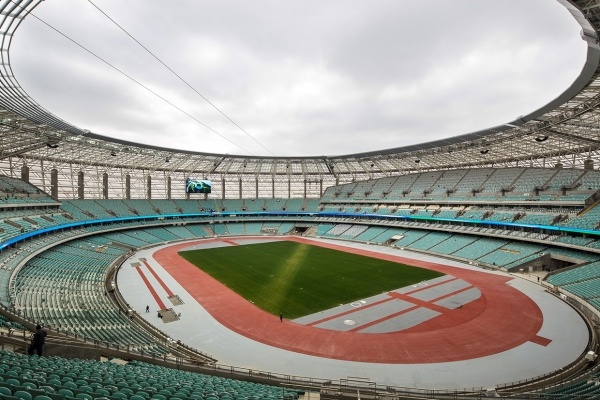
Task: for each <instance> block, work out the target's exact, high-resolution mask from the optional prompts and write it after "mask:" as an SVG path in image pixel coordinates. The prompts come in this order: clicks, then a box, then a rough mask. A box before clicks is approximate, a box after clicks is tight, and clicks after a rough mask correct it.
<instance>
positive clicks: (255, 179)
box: [254, 176, 258, 199]
mask: <svg viewBox="0 0 600 400" xmlns="http://www.w3.org/2000/svg"><path fill="white" fill-rule="evenodd" d="M254 181H255V183H256V185H255V186H256V196H254V198H255V199H258V176H257V177H256V178H254Z"/></svg>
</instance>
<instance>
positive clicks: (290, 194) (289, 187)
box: [287, 175, 292, 199]
mask: <svg viewBox="0 0 600 400" xmlns="http://www.w3.org/2000/svg"><path fill="white" fill-rule="evenodd" d="M287 198H288V199H291V198H292V179H291V178H290V176H289V175H288V197H287Z"/></svg>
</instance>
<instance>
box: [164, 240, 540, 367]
mask: <svg viewBox="0 0 600 400" xmlns="http://www.w3.org/2000/svg"><path fill="white" fill-rule="evenodd" d="M221 240H222V239H208V241H221ZM269 240H273V239H272V238H270V239H269ZM281 240H289V241H295V242H301V243H309V244H312V245H316V246H322V247H327V248H331V249H336V250H341V251H345V252H351V253H355V254H361V255H364V256H368V257H375V258H380V259H384V260H389V261H394V262H399V263H404V264H409V265H414V266H417V267H423V268H428V269H432V270H435V271H439V272H442V273H445V274H450V275H453V276H455V277H457V278H460V279H463V280H465V281H467V282H469V283H471V284H472V285H473V286H475V287H477V288H478V289H479V290H480V291H481V293H482V296H481V297H480V298H479V299H478V300H476V301H473V302H471V303H469V304H466V305H464V306H463V307H462V308H460V309H455V310H452V311H451V312H446V313H445V314H444V315H442V316H439V317H437V318H433V319H431V320H429V321H426V322H424V323H422V324H420V325H417V326H415V327H413V328H410V329H407V330H404V331H402V332H395V333H382V334H375V333H356V332H340V331H333V330H327V329H321V328H316V327H311V326H305V325H300V324H296V323H294V322H292V321H287V320H284V322H283V323H282V322H280V321H279V317H278V316H274V315H271V314H269V313H267V312H265V311H263V310H261V309H259V308H258V307H256V306H255V305H254V304H252V303H250V302H249V301H247V300H245V299H244V298H242V297H241V296H239V295H238V294H237V293H235V292H233V291H232V290H230V289H228V288H227V287H225V286H224V285H222V284H221V283H220V282H218V281H217V280H215V279H213V278H212V277H211V276H210V275H208V274H206V273H205V272H203V271H202V270H200V269H198V268H196V267H195V266H194V265H193V264H191V263H189V262H188V261H186V260H184V259H183V258H181V257H180V256H179V255H178V252H179V251H180V250H183V249H185V248H189V247H190V246H192V245H193V244H194V243H190V242H187V243H183V244H178V245H174V246H171V247H167V248H164V249H161V250H158V251H156V252H155V253H154V255H153V258H154V259H155V260H156V261H158V262H159V263H160V264H161V265H162V266H163V267H164V269H165V270H166V271H167V272H168V273H169V274H170V275H171V276H173V277H174V278H175V279H176V280H177V281H178V282H179V284H180V285H181V286H182V287H183V288H184V289H185V290H186V291H187V292H188V293H189V294H190V295H191V296H192V297H194V298H195V299H196V300H197V301H198V302H199V303H200V304H201V305H202V307H204V308H205V309H206V310H207V311H208V312H209V313H210V314H211V315H212V316H213V317H214V318H215V319H216V320H217V321H218V322H219V323H221V324H222V325H224V326H226V327H227V328H229V329H231V330H233V331H234V332H237V333H239V334H240V335H243V336H246V337H248V338H250V339H253V340H256V341H258V342H261V343H264V344H268V345H271V346H276V347H279V348H282V349H285V350H290V351H294V352H298V353H303V354H309V355H314V356H319V357H326V358H334V359H341V360H347V361H361V362H371V363H394V364H423V363H439V362H449V361H458V360H466V359H471V358H477V357H484V356H488V355H492V354H496V353H500V352H503V351H506V350H509V349H512V348H514V347H516V346H519V345H521V344H523V343H525V342H528V341H529V342H532V343H536V344H538V345H546V344H547V343H549V340H548V339H546V338H542V337H540V336H537V333H538V332H539V330H540V328H541V326H542V321H543V316H542V313H541V311H540V309H539V307H538V306H537V304H535V302H534V301H533V300H531V299H530V298H529V297H527V296H526V295H525V294H523V293H522V292H520V291H518V290H516V289H514V288H512V287H510V286H509V285H507V284H506V283H507V282H508V281H510V280H511V279H512V278H510V277H507V276H500V275H495V274H489V273H485V272H479V271H474V270H468V269H462V268H455V267H450V266H447V265H443V264H437V263H432V262H427V261H422V260H414V259H409V258H404V257H399V256H395V255H389V254H381V253H376V252H371V251H367V250H360V249H353V248H349V247H345V246H340V245H336V244H330V243H324V242H320V241H312V240H309V239H305V238H298V237H286V238H285V239H281ZM206 241H207V240H203V241H202V242H206Z"/></svg>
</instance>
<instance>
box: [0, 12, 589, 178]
mask: <svg viewBox="0 0 600 400" xmlns="http://www.w3.org/2000/svg"><path fill="white" fill-rule="evenodd" d="M40 2H41V0H16V1H12V2H3V3H2V4H1V5H0V19H1V20H0V33H1V35H0V40H1V52H0V56H1V57H0V61H1V65H0V73H1V76H0V160H2V159H7V158H11V157H17V158H20V159H23V160H25V161H24V162H25V163H26V162H27V160H36V161H40V160H43V161H44V162H46V163H48V164H53V163H54V164H65V163H68V164H70V165H74V166H77V165H79V166H81V167H84V166H87V167H89V166H96V167H100V168H106V169H107V170H109V169H114V168H120V169H125V170H131V171H136V170H138V171H139V170H144V171H165V172H166V173H169V172H170V171H172V172H178V173H180V172H181V173H185V174H189V175H203V176H207V175H221V176H227V175H236V176H245V175H251V176H254V177H265V178H266V177H272V178H275V177H277V176H287V177H294V179H312V178H314V177H321V178H323V177H327V178H330V179H332V178H335V180H336V181H347V180H349V179H352V180H360V179H368V178H375V177H382V176H389V175H396V174H404V173H410V172H419V171H426V170H439V169H452V168H476V167H487V166H503V165H506V166H514V165H531V166H545V167H554V166H555V164H559V163H560V164H562V165H563V166H565V167H575V168H576V167H581V166H582V165H583V163H584V161H585V160H587V159H592V160H594V161H595V164H598V162H600V92H599V89H600V78H599V75H600V74H599V72H600V70H599V65H600V48H599V45H598V36H599V35H598V33H599V31H600V0H573V1H567V0H559V2H560V3H561V4H562V5H563V6H565V7H566V8H567V9H568V10H569V11H570V12H571V14H572V15H573V17H574V18H575V19H576V21H577V22H578V23H579V24H580V25H581V28H582V35H581V36H582V38H583V40H585V41H586V42H587V45H588V50H587V60H586V63H585V65H584V66H583V68H582V71H581V73H580V75H579V77H578V78H577V79H576V80H575V82H574V83H573V85H572V86H571V87H569V88H567V89H566V90H565V91H564V92H563V94H562V95H560V96H559V97H558V98H557V99H555V100H554V101H552V102H550V103H549V104H547V105H545V106H544V107H542V108H540V109H539V110H537V111H535V112H533V113H531V114H528V115H525V116H522V117H520V118H519V119H517V120H515V121H511V122H508V123H506V124H503V125H501V126H497V127H493V128H490V129H486V130H483V131H478V132H473V133H469V134H465V135H461V136H455V137H450V138H447V139H443V140H437V141H434V142H427V143H422V144H418V145H412V146H407V147H398V148H391V149H386V150H381V151H374V152H368V153H357V154H350V155H343V156H335V157H326V156H319V157H255V156H236V155H225V154H209V153H198V152H184V151H179V150H171V149H165V148H160V147H153V146H146V145H140V144H137V143H130V142H125V141H119V140H115V139H111V138H107V137H104V136H101V135H99V134H95V133H91V132H89V131H84V130H82V129H80V128H78V127H75V126H73V125H71V124H69V123H68V122H65V121H63V120H61V119H60V118H58V117H56V116H54V115H52V114H51V113H49V112H48V111H46V110H45V109H44V108H43V107H41V106H40V105H39V104H37V103H36V102H35V100H33V99H32V98H31V97H29V96H28V95H27V93H26V92H25V91H24V90H23V89H22V88H21V86H20V85H19V83H18V82H17V80H16V79H15V78H14V75H13V73H12V68H11V65H10V58H9V54H10V44H11V40H12V37H13V35H14V34H15V32H16V30H17V28H18V26H19V25H20V23H21V22H22V21H23V20H24V19H25V17H26V16H27V14H28V13H30V12H31V11H32V10H33V9H34V8H35V7H36V6H37V5H38V4H39V3H40ZM47 6H48V7H50V6H51V5H47Z"/></svg>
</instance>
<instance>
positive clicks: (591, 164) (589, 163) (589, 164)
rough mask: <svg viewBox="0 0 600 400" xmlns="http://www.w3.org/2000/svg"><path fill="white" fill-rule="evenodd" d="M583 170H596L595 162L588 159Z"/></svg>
mask: <svg viewBox="0 0 600 400" xmlns="http://www.w3.org/2000/svg"><path fill="white" fill-rule="evenodd" d="M583 169H594V160H592V159H591V158H588V159H587V160H585V161H584V162H583Z"/></svg>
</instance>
